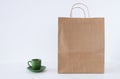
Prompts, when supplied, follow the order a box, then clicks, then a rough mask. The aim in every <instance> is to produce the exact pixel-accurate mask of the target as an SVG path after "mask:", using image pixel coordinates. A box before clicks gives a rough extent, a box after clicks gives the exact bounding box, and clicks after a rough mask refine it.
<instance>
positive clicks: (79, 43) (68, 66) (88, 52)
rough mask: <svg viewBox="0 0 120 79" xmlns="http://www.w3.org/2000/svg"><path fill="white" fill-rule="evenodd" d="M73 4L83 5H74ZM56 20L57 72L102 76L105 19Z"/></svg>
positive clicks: (69, 18)
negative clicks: (98, 74)
mask: <svg viewBox="0 0 120 79" xmlns="http://www.w3.org/2000/svg"><path fill="white" fill-rule="evenodd" d="M75 5H83V6H85V5H84V4H81V3H77V4H75ZM75 5H74V6H73V7H72V9H71V14H70V16H71V17H59V18H58V72H59V73H104V18H73V17H72V10H73V9H75V8H80V9H81V10H83V12H84V15H85V16H86V14H85V11H84V9H82V8H81V7H75Z"/></svg>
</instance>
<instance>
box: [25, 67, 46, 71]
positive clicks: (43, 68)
mask: <svg viewBox="0 0 120 79" xmlns="http://www.w3.org/2000/svg"><path fill="white" fill-rule="evenodd" d="M45 68H46V66H41V68H40V69H39V70H33V69H32V67H31V66H29V67H27V69H28V70H30V71H32V72H43V71H44V70H45Z"/></svg>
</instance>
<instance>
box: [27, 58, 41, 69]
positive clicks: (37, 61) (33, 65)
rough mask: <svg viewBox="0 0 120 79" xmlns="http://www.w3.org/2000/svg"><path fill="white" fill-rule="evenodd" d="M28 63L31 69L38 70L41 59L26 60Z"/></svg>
mask: <svg viewBox="0 0 120 79" xmlns="http://www.w3.org/2000/svg"><path fill="white" fill-rule="evenodd" d="M28 65H29V66H30V67H31V68H32V69H33V70H39V69H40V68H41V60H40V59H32V60H31V61H28Z"/></svg>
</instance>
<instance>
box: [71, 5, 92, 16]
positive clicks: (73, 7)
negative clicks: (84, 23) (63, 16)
mask: <svg viewBox="0 0 120 79" xmlns="http://www.w3.org/2000/svg"><path fill="white" fill-rule="evenodd" d="M76 5H83V6H85V7H86V9H87V14H88V17H90V12H89V9H88V7H87V5H85V4H83V3H75V4H74V5H73V6H72V8H71V11H70V17H72V11H73V9H75V8H79V9H81V10H82V11H83V13H84V17H86V12H85V10H84V9H83V8H81V7H75V6H76Z"/></svg>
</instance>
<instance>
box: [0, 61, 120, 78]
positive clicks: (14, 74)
mask: <svg viewBox="0 0 120 79" xmlns="http://www.w3.org/2000/svg"><path fill="white" fill-rule="evenodd" d="M55 64H57V62H56V63H55V62H54V63H53V64H48V65H47V69H46V70H45V71H44V72H42V73H33V72H30V71H29V70H27V62H20V61H19V62H15V61H14V62H12V61H11V62H8V61H7V62H3V61H2V62H1V63H0V67H1V71H0V79H118V78H120V64H117V63H113V62H109V63H106V65H105V73H104V74H58V73H57V65H55Z"/></svg>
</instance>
